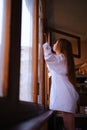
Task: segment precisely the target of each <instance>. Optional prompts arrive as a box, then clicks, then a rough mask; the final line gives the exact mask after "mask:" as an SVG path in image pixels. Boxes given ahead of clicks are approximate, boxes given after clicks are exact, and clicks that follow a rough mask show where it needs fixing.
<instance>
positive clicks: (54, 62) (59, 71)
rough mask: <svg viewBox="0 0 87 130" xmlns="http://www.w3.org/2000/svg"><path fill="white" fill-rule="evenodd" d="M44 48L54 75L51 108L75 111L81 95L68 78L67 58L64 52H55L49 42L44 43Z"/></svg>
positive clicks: (45, 57)
mask: <svg viewBox="0 0 87 130" xmlns="http://www.w3.org/2000/svg"><path fill="white" fill-rule="evenodd" d="M43 49H44V59H45V61H46V64H47V67H48V69H49V71H50V73H51V76H52V83H51V90H50V104H49V108H50V109H51V110H59V111H64V112H71V113H75V110H76V106H77V100H78V98H79V95H78V93H77V92H76V90H75V89H74V86H73V85H72V84H71V82H70V81H69V80H68V77H67V62H66V58H65V56H64V54H59V55H55V54H53V53H52V51H51V47H50V45H49V44H48V43H45V44H44V45H43Z"/></svg>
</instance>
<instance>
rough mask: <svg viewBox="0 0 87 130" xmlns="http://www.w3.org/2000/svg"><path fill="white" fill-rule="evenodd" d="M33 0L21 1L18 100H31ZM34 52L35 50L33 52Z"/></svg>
mask: <svg viewBox="0 0 87 130" xmlns="http://www.w3.org/2000/svg"><path fill="white" fill-rule="evenodd" d="M33 6H34V4H33V0H32V1H29V0H28V1H27V0H23V1H22V24H21V28H22V30H21V67H20V97H19V99H20V100H24V101H33V96H32V93H33V90H32V63H33V62H32V60H34V59H32V53H33V37H32V36H33V35H32V33H33ZM34 53H35V52H34Z"/></svg>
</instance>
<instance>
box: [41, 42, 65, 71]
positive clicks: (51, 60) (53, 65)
mask: <svg viewBox="0 0 87 130" xmlns="http://www.w3.org/2000/svg"><path fill="white" fill-rule="evenodd" d="M43 49H44V59H45V62H46V64H47V67H48V69H49V71H50V72H51V71H55V72H58V71H59V68H60V67H58V66H61V63H62V62H63V60H64V59H63V57H62V56H57V58H56V56H55V54H53V53H52V51H51V47H50V45H49V44H48V43H45V44H44V45H43Z"/></svg>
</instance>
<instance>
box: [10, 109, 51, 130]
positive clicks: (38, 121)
mask: <svg viewBox="0 0 87 130" xmlns="http://www.w3.org/2000/svg"><path fill="white" fill-rule="evenodd" d="M52 114H53V111H50V110H48V111H46V112H44V113H43V114H40V115H39V116H36V117H34V118H32V119H29V120H25V121H23V122H20V123H18V124H16V125H15V126H13V127H11V128H9V130H24V129H26V130H39V129H40V128H41V127H42V126H43V125H44V124H45V123H46V122H47V121H48V120H49V119H50V118H51V116H52Z"/></svg>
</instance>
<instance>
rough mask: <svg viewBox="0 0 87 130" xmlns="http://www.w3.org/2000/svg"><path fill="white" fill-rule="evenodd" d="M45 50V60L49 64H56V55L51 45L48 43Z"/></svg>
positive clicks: (44, 46)
mask: <svg viewBox="0 0 87 130" xmlns="http://www.w3.org/2000/svg"><path fill="white" fill-rule="evenodd" d="M43 49H44V59H45V61H46V62H47V63H48V62H51V63H52V62H55V61H56V58H55V56H54V54H53V53H52V51H51V47H50V45H49V44H48V43H47V42H46V43H45V44H44V45H43Z"/></svg>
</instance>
